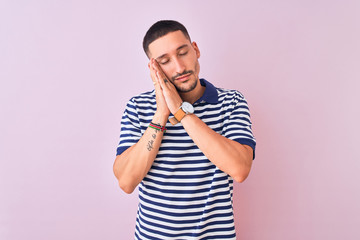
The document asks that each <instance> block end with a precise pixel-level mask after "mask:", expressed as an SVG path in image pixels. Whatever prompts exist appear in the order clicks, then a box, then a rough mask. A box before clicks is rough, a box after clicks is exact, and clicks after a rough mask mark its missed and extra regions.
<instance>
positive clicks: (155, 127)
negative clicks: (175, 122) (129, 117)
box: [149, 122, 166, 133]
mask: <svg viewBox="0 0 360 240" xmlns="http://www.w3.org/2000/svg"><path fill="white" fill-rule="evenodd" d="M149 128H153V129H155V130H159V131H161V132H163V133H165V132H166V128H165V126H161V125H160V124H156V123H153V122H150V124H149Z"/></svg>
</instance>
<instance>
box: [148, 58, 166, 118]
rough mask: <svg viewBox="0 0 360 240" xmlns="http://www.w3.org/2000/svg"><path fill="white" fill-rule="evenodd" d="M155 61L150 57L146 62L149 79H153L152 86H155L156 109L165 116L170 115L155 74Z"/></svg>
mask: <svg viewBox="0 0 360 240" xmlns="http://www.w3.org/2000/svg"><path fill="white" fill-rule="evenodd" d="M155 63H156V61H155V60H154V59H153V58H152V59H151V60H150V62H149V64H148V66H149V69H150V76H151V79H152V81H153V84H154V87H155V93H156V111H157V112H158V113H159V114H161V115H163V116H165V117H166V118H168V117H169V115H170V110H169V108H168V106H167V104H166V101H165V98H164V95H163V91H162V89H161V86H160V83H159V81H158V79H157V75H156V70H155V67H154V64H155Z"/></svg>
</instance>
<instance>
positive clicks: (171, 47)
mask: <svg viewBox="0 0 360 240" xmlns="http://www.w3.org/2000/svg"><path fill="white" fill-rule="evenodd" d="M149 57H150V58H155V60H156V61H157V62H158V63H159V64H160V66H161V68H162V70H163V71H164V73H165V75H166V76H167V77H168V79H170V81H171V82H172V83H173V84H174V85H175V87H176V89H177V90H178V92H190V91H192V90H194V89H195V88H196V87H200V84H198V82H199V77H198V76H199V71H200V65H199V61H198V58H199V57H200V51H199V48H198V47H197V45H196V43H195V42H193V43H191V42H190V41H189V39H187V38H186V37H185V35H184V34H183V33H182V32H181V31H180V30H179V31H175V32H171V33H168V34H166V35H165V36H163V37H161V38H158V39H156V40H155V41H153V42H152V43H150V45H149Z"/></svg>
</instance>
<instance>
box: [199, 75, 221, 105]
mask: <svg viewBox="0 0 360 240" xmlns="http://www.w3.org/2000/svg"><path fill="white" fill-rule="evenodd" d="M200 84H201V86H204V87H205V92H204V94H203V95H202V96H201V97H200V98H199V99H198V100H197V101H196V102H195V103H200V102H202V101H205V102H207V103H218V102H219V99H218V92H217V90H216V87H215V86H214V85H212V84H211V83H210V82H208V81H206V80H205V79H203V78H200Z"/></svg>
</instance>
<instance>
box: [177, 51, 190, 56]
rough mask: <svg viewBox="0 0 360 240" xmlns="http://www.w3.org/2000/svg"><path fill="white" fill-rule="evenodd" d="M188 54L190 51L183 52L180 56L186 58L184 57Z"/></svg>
mask: <svg viewBox="0 0 360 240" xmlns="http://www.w3.org/2000/svg"><path fill="white" fill-rule="evenodd" d="M187 53H188V51H186V52H183V53H179V56H184V55H186V54H187Z"/></svg>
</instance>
